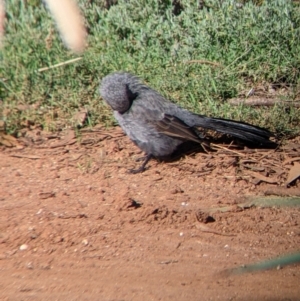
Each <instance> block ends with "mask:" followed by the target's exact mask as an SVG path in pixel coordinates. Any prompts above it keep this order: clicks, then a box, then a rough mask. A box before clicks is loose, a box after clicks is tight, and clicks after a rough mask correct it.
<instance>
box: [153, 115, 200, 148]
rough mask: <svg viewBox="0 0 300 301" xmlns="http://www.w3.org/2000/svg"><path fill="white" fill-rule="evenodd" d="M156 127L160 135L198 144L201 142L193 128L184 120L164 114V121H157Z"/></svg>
mask: <svg viewBox="0 0 300 301" xmlns="http://www.w3.org/2000/svg"><path fill="white" fill-rule="evenodd" d="M155 127H156V129H157V131H158V132H159V133H162V134H165V135H168V136H170V137H174V138H180V139H183V140H191V141H194V142H197V143H199V142H201V140H200V138H199V136H198V135H197V134H196V133H195V131H194V130H193V128H192V127H189V126H188V125H186V124H185V123H184V122H183V121H182V120H180V119H179V118H177V117H175V116H172V115H168V114H164V118H163V119H160V120H156V121H155Z"/></svg>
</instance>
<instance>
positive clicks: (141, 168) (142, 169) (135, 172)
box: [128, 154, 152, 174]
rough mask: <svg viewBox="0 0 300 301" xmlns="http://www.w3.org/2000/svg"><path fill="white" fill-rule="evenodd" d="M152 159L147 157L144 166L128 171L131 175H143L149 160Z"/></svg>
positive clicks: (150, 156) (149, 156)
mask: <svg viewBox="0 0 300 301" xmlns="http://www.w3.org/2000/svg"><path fill="white" fill-rule="evenodd" d="M151 158H152V155H151V154H150V155H147V156H146V157H145V158H144V162H143V164H142V166H141V167H140V168H138V169H130V170H128V172H129V173H131V174H137V173H141V172H143V171H145V170H146V168H145V166H146V165H147V163H148V162H149V160H150V159H151Z"/></svg>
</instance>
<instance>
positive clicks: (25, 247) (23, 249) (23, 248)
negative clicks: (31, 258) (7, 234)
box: [20, 244, 29, 251]
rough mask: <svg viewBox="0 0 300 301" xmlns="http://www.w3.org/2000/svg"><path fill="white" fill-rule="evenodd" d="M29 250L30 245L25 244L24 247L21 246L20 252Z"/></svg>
mask: <svg viewBox="0 0 300 301" xmlns="http://www.w3.org/2000/svg"><path fill="white" fill-rule="evenodd" d="M28 248H29V246H28V245H26V244H23V245H21V246H20V251H25V250H27V249H28Z"/></svg>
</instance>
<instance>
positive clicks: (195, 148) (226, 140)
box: [157, 135, 275, 162]
mask: <svg viewBox="0 0 300 301" xmlns="http://www.w3.org/2000/svg"><path fill="white" fill-rule="evenodd" d="M212 146H214V147H212ZM218 146H220V148H219V149H222V148H225V149H228V150H243V149H244V148H245V147H246V148H249V149H266V148H268V149H274V148H275V144H274V145H270V147H266V146H260V145H257V144H253V143H250V142H249V143H247V142H245V141H241V140H239V139H234V138H232V137H227V136H224V135H223V136H220V137H208V138H206V139H203V142H202V143H201V144H200V143H196V142H193V141H185V142H183V143H182V144H181V145H179V146H178V148H177V149H176V150H175V151H174V152H173V153H172V154H171V155H170V156H167V157H159V158H157V159H158V160H159V161H162V162H174V161H178V160H179V159H181V158H182V157H184V156H186V155H192V154H197V153H206V154H213V153H216V152H217V148H218Z"/></svg>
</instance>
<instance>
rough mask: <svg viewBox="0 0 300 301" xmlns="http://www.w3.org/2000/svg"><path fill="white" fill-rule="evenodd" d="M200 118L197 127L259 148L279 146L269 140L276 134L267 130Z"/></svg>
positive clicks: (226, 120)
mask: <svg viewBox="0 0 300 301" xmlns="http://www.w3.org/2000/svg"><path fill="white" fill-rule="evenodd" d="M198 117H200V118H197V122H196V124H195V126H199V127H202V128H206V129H210V130H214V131H217V132H219V133H222V134H227V135H230V136H232V137H236V138H239V139H242V140H244V141H247V142H250V143H252V144H255V145H258V146H264V147H275V146H276V145H277V144H276V143H275V142H273V141H271V140H269V138H270V137H273V136H274V134H273V133H271V132H270V131H268V130H267V129H264V128H261V127H258V126H254V125H251V124H248V123H244V122H239V121H234V120H228V119H222V118H211V117H206V116H201V115H198Z"/></svg>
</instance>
